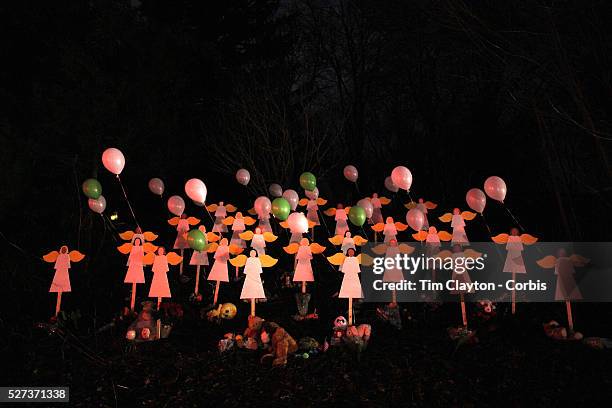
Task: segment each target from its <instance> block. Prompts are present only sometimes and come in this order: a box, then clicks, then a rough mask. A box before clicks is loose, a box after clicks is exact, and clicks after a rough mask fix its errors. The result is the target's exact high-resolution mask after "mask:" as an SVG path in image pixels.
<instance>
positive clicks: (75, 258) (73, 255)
mask: <svg viewBox="0 0 612 408" xmlns="http://www.w3.org/2000/svg"><path fill="white" fill-rule="evenodd" d="M68 255H69V256H70V260H71V261H72V262H81V261H82V260H83V258H85V254H82V253H80V252H79V251H77V250H76V249H75V250H72V251H70V253H69V254H68Z"/></svg>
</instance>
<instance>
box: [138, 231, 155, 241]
mask: <svg viewBox="0 0 612 408" xmlns="http://www.w3.org/2000/svg"><path fill="white" fill-rule="evenodd" d="M142 235H143V236H144V239H145V241H155V240H156V239H157V235H156V234H154V233H152V232H151V231H145V232H144V233H143V234H142Z"/></svg>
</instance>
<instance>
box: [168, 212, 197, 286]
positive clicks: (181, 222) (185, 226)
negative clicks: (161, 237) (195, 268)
mask: <svg viewBox="0 0 612 408" xmlns="http://www.w3.org/2000/svg"><path fill="white" fill-rule="evenodd" d="M199 223H200V219H199V218H196V217H187V215H185V214H182V215H181V216H180V217H172V218H170V219H169V220H168V224H170V225H173V226H176V231H177V235H176V240H175V241H174V246H173V249H180V250H181V252H180V254H181V266H180V267H179V273H180V274H181V275H182V274H183V260H182V259H183V256H184V255H185V249H186V248H189V244H188V243H187V233H189V226H190V225H191V226H193V225H198V224H199Z"/></svg>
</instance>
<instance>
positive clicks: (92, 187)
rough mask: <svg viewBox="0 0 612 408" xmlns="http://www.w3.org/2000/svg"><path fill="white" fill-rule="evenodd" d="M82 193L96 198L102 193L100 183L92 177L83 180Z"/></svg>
mask: <svg viewBox="0 0 612 408" xmlns="http://www.w3.org/2000/svg"><path fill="white" fill-rule="evenodd" d="M82 188H83V193H85V195H86V196H87V197H89V198H93V199H94V200H97V199H98V198H100V196H101V195H102V184H100V182H99V181H98V180H96V179H94V178H90V179H87V180H85V181H84V182H83V186H82Z"/></svg>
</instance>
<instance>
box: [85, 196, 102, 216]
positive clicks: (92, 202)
mask: <svg viewBox="0 0 612 408" xmlns="http://www.w3.org/2000/svg"><path fill="white" fill-rule="evenodd" d="M87 205H88V206H89V209H90V210H91V211H93V212H95V213H98V214H102V213H103V212H104V210H105V209H106V198H104V196H103V195H100V196H99V197H98V198H90V199H89V200H87Z"/></svg>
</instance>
